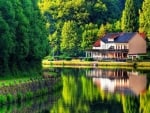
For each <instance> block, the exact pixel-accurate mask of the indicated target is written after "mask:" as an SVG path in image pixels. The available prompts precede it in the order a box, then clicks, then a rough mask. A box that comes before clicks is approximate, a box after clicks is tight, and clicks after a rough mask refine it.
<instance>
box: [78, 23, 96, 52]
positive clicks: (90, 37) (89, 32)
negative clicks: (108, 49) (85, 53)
mask: <svg viewBox="0 0 150 113" xmlns="http://www.w3.org/2000/svg"><path fill="white" fill-rule="evenodd" d="M97 33H98V26H97V25H95V24H93V23H89V24H86V25H85V26H84V28H83V33H82V42H81V47H82V49H83V50H86V49H89V48H91V46H92V44H93V42H94V41H95V40H96V39H97Z"/></svg>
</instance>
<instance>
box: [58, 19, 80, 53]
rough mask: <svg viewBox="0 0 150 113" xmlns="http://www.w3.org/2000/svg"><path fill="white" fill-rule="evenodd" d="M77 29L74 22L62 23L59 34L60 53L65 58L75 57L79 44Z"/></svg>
mask: <svg viewBox="0 0 150 113" xmlns="http://www.w3.org/2000/svg"><path fill="white" fill-rule="evenodd" d="M77 30H78V28H77V26H76V23H75V22H74V21H67V22H65V23H64V26H63V28H62V32H61V36H62V38H61V45H60V47H61V52H62V53H63V54H64V55H66V56H77V54H78V49H79V43H80V42H78V41H79V40H78V31H77Z"/></svg>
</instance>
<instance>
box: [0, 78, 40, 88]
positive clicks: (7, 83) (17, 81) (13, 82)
mask: <svg viewBox="0 0 150 113" xmlns="http://www.w3.org/2000/svg"><path fill="white" fill-rule="evenodd" d="M40 78H42V76H38V77H36V76H35V77H21V78H15V77H14V78H13V79H12V78H7V79H5V78H0V87H3V86H13V85H17V84H22V83H28V82H30V81H32V80H33V79H34V80H38V79H40Z"/></svg>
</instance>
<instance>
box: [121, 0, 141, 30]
mask: <svg viewBox="0 0 150 113" xmlns="http://www.w3.org/2000/svg"><path fill="white" fill-rule="evenodd" d="M140 7H141V0H126V3H125V9H124V10H123V12H122V18H121V29H122V31H124V32H135V31H137V30H138V27H139V26H138V17H139V12H138V11H139V8H140Z"/></svg>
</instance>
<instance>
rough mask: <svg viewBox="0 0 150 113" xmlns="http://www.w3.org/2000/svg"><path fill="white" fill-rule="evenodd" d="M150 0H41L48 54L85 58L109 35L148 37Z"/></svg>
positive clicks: (149, 32) (40, 5)
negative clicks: (142, 34)
mask: <svg viewBox="0 0 150 113" xmlns="http://www.w3.org/2000/svg"><path fill="white" fill-rule="evenodd" d="M149 2H150V0H40V2H39V4H38V5H39V8H40V10H41V13H42V14H43V15H44V16H45V18H46V20H47V24H46V25H47V26H48V27H49V41H50V47H51V51H50V55H51V56H55V57H56V56H62V57H79V56H84V54H85V50H87V49H90V48H91V46H92V44H93V42H94V41H95V40H97V39H98V38H101V37H102V36H103V35H104V34H105V33H109V32H140V33H144V34H146V35H147V37H149V36H150V30H149V29H150V22H149V20H150V14H149V11H150V8H149V6H150V4H149Z"/></svg>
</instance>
